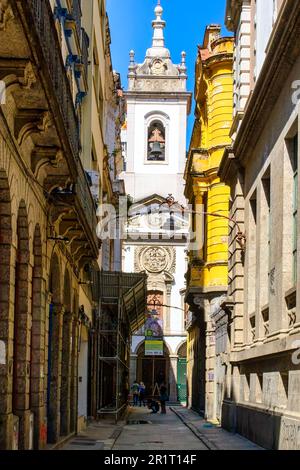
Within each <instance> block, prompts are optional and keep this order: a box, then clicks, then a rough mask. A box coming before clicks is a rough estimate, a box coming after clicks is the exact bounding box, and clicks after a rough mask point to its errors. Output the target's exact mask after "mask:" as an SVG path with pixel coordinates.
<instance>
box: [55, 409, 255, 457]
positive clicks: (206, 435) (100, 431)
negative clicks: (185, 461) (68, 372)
mask: <svg viewBox="0 0 300 470" xmlns="http://www.w3.org/2000/svg"><path fill="white" fill-rule="evenodd" d="M62 450H261V448H260V447H258V446H257V445H255V444H254V443H252V442H250V441H248V440H247V439H244V438H243V437H242V436H240V435H238V434H231V433H229V432H227V431H225V430H224V429H222V428H221V427H220V426H216V425H213V424H210V423H207V422H206V421H205V420H204V419H202V418H201V417H200V416H199V415H198V414H197V413H195V412H194V411H191V410H188V409H186V408H184V407H181V406H174V407H170V408H168V409H167V414H166V415H162V414H160V413H159V414H151V412H150V411H149V410H148V409H147V408H144V407H142V408H140V407H137V408H130V409H129V413H128V414H127V416H126V418H125V419H124V421H120V422H119V423H118V424H117V425H116V424H115V423H114V422H112V421H108V420H105V421H100V422H94V423H92V424H90V425H89V426H88V428H87V430H86V431H85V432H83V433H80V434H79V435H78V436H76V437H74V438H72V439H71V440H70V441H68V442H67V443H66V444H65V445H64V446H63V447H62Z"/></svg>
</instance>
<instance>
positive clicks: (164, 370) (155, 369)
mask: <svg viewBox="0 0 300 470" xmlns="http://www.w3.org/2000/svg"><path fill="white" fill-rule="evenodd" d="M169 370H170V358H169V351H168V348H167V346H166V345H165V344H164V355H163V356H145V342H143V343H142V344H141V345H140V347H139V349H138V353H137V380H138V382H141V381H143V382H144V383H145V386H146V393H147V395H148V396H154V397H158V396H159V387H160V385H161V384H162V383H165V384H166V386H167V387H168V389H169Z"/></svg>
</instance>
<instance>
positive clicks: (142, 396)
mask: <svg viewBox="0 0 300 470" xmlns="http://www.w3.org/2000/svg"><path fill="white" fill-rule="evenodd" d="M139 400H140V406H142V402H143V406H146V387H145V384H144V382H141V383H140V386H139Z"/></svg>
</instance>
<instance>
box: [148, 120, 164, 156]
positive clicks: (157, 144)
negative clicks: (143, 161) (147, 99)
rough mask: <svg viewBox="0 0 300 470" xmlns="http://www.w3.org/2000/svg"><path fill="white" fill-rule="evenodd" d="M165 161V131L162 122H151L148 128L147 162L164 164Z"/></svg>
mask: <svg viewBox="0 0 300 470" xmlns="http://www.w3.org/2000/svg"><path fill="white" fill-rule="evenodd" d="M165 159H166V130H165V127H164V125H163V124H162V122H160V121H158V120H155V121H152V122H151V124H150V125H149V127H148V152H147V160H148V161H156V162H164V161H165Z"/></svg>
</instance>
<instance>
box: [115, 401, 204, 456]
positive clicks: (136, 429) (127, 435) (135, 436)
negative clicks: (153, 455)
mask: <svg viewBox="0 0 300 470" xmlns="http://www.w3.org/2000/svg"><path fill="white" fill-rule="evenodd" d="M149 413H150V412H149V411H148V410H147V411H145V409H144V408H142V409H140V408H136V409H133V410H132V411H131V413H130V414H129V416H128V423H131V424H127V425H126V426H124V428H123V431H122V432H121V434H120V436H119V438H118V439H117V440H116V442H115V445H114V446H113V450H129V449H130V450H207V447H206V446H205V445H204V444H203V442H201V441H200V440H199V439H198V438H197V437H196V436H195V434H193V433H192V431H190V430H189V429H188V428H187V427H186V426H185V424H184V423H183V422H182V421H181V420H180V419H179V418H178V417H177V416H176V415H175V413H173V412H172V411H170V410H168V412H167V414H166V415H161V414H156V415H153V414H149ZM138 421H145V422H148V423H147V424H138ZM135 423H136V424H135Z"/></svg>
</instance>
